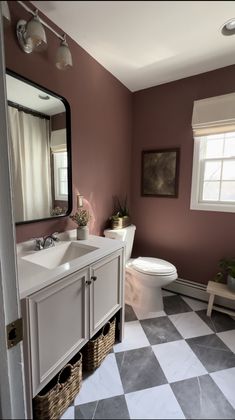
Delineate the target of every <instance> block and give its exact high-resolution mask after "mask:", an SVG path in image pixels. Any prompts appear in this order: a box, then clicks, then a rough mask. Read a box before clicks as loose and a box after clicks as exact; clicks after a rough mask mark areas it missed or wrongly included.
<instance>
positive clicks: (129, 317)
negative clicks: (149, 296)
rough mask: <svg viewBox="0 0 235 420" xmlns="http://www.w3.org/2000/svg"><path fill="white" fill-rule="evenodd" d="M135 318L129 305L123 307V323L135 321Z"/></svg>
mask: <svg viewBox="0 0 235 420" xmlns="http://www.w3.org/2000/svg"><path fill="white" fill-rule="evenodd" d="M137 319H138V318H137V316H136V314H135V312H134V310H133V308H132V306H130V305H127V304H126V305H125V322H129V321H137Z"/></svg>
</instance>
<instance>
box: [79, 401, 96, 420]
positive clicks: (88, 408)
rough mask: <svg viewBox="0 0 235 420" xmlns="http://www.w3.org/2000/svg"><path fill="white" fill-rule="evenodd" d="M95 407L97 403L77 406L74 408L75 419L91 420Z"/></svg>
mask: <svg viewBox="0 0 235 420" xmlns="http://www.w3.org/2000/svg"><path fill="white" fill-rule="evenodd" d="M97 405H98V401H93V402H90V403H87V404H81V405H77V406H76V407H75V419H76V420H80V419H93V418H94V417H93V416H94V413H95V410H96V407H97Z"/></svg>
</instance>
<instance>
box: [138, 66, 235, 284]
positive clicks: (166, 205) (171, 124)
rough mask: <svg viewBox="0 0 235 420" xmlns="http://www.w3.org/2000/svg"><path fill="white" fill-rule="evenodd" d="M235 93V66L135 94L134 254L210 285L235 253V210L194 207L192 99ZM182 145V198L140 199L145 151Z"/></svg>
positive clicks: (180, 188) (182, 276) (180, 196)
mask: <svg viewBox="0 0 235 420" xmlns="http://www.w3.org/2000/svg"><path fill="white" fill-rule="evenodd" d="M230 92H235V66H230V67H227V68H223V69H220V70H215V71H212V72H208V73H204V74H201V75H198V76H194V77H189V78H187V79H182V80H179V81H176V82H172V83H168V84H165V85H161V86H157V87H153V88H150V89H145V90H142V91H139V92H136V93H135V94H134V120H133V124H134V144H133V162H132V165H133V166H132V202H131V203H132V205H131V208H132V216H133V222H134V223H135V224H136V226H137V231H136V238H135V247H134V253H135V255H142V256H154V257H159V258H163V259H167V260H169V261H171V262H172V263H173V264H175V265H176V267H177V269H178V274H179V277H181V278H185V279H188V280H193V281H196V282H199V283H207V281H208V280H210V279H212V276H213V275H214V274H215V272H216V270H217V269H218V260H219V259H220V258H221V257H223V256H233V257H234V256H235V239H234V238H235V214H234V213H219V212H209V211H195V210H194V211H193V210H190V194H191V175H192V159H193V135H192V128H191V120H192V109H193V101H194V100H196V99H201V98H206V97H210V96H216V95H222V94H226V93H230ZM175 146H177V147H178V146H179V147H180V149H181V156H180V177H179V197H178V198H176V199H174V198H158V197H141V195H140V181H141V179H140V177H141V151H142V150H144V149H146V150H147V149H155V148H156V149H157V148H167V147H175Z"/></svg>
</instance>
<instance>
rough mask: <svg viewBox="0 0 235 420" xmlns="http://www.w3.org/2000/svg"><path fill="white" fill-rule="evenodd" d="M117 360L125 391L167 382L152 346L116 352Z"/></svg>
mask: <svg viewBox="0 0 235 420" xmlns="http://www.w3.org/2000/svg"><path fill="white" fill-rule="evenodd" d="M116 360H117V365H118V369H119V373H120V376H121V380H122V385H123V389H124V392H125V393H127V392H133V391H139V390H141V389H146V388H151V387H154V386H158V385H162V384H166V383H167V380H166V377H165V375H164V373H163V370H162V368H161V366H160V365H159V363H158V361H157V359H156V356H155V355H154V353H153V350H152V348H151V347H144V348H141V349H136V350H129V351H126V352H122V353H116Z"/></svg>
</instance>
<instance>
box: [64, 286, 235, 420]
mask: <svg viewBox="0 0 235 420" xmlns="http://www.w3.org/2000/svg"><path fill="white" fill-rule="evenodd" d="M185 418H187V419H235V321H234V320H233V319H232V318H230V317H229V316H227V315H224V314H221V313H219V312H216V311H213V312H212V318H211V319H210V318H208V317H207V316H206V304H205V303H203V302H199V301H196V300H193V299H189V298H186V297H181V296H179V295H173V294H171V293H169V292H164V311H162V312H158V313H150V314H142V313H140V312H139V311H138V310H134V309H133V308H132V307H130V306H127V307H126V324H125V339H124V341H123V342H122V343H118V344H116V345H115V346H114V348H113V352H112V353H110V354H109V355H108V356H107V357H106V359H105V360H104V362H103V363H102V365H101V366H100V368H98V369H97V370H96V371H95V372H94V373H93V374H91V375H89V376H87V377H86V378H85V379H84V380H83V384H82V388H81V391H80V393H79V394H78V396H77V397H76V398H75V401H74V405H73V406H71V407H69V408H68V409H67V411H66V412H65V413H64V415H63V416H62V419H185Z"/></svg>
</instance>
